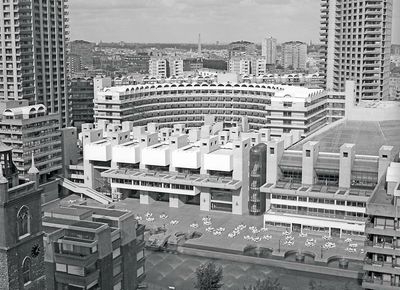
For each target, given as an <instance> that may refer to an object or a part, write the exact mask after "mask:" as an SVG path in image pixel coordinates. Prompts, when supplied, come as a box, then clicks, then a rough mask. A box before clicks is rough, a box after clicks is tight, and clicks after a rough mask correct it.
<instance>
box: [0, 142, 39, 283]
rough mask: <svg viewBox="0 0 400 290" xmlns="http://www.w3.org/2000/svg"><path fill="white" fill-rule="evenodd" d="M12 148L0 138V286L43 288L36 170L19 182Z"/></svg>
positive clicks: (34, 168) (33, 168)
mask: <svg viewBox="0 0 400 290" xmlns="http://www.w3.org/2000/svg"><path fill="white" fill-rule="evenodd" d="M11 150H12V148H11V147H9V146H6V145H5V144H4V143H2V142H1V141H0V285H1V287H0V288H1V289H4V290H20V289H27V290H28V289H29V290H39V289H45V273H44V253H43V233H42V222H41V198H40V196H41V189H38V185H37V177H38V173H39V171H38V170H37V168H36V167H35V165H34V160H33V156H32V168H31V169H30V181H29V182H25V183H22V184H19V181H18V173H17V169H16V167H15V165H14V163H13V161H12V157H11V156H12V154H11Z"/></svg>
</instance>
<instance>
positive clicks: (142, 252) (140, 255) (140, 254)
mask: <svg viewBox="0 0 400 290" xmlns="http://www.w3.org/2000/svg"><path fill="white" fill-rule="evenodd" d="M143 257H144V250H142V251H140V252H138V253H137V254H136V261H140V260H141V259H142V258H143Z"/></svg>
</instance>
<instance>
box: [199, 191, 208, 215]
mask: <svg viewBox="0 0 400 290" xmlns="http://www.w3.org/2000/svg"><path fill="white" fill-rule="evenodd" d="M210 209H211V194H210V188H206V187H202V188H201V192H200V210H202V211H210Z"/></svg>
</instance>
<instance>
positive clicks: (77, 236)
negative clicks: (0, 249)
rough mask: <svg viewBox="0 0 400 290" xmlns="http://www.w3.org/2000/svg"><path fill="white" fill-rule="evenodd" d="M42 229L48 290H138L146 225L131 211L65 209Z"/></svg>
mask: <svg viewBox="0 0 400 290" xmlns="http://www.w3.org/2000/svg"><path fill="white" fill-rule="evenodd" d="M42 226H43V231H44V246H45V252H46V255H45V269H46V278H47V279H46V283H47V289H72V288H73V289H91V290H92V289H93V290H94V289H114V290H115V289H136V288H137V286H138V284H139V283H141V282H142V281H143V280H144V278H145V265H144V263H145V254H144V239H143V235H144V226H143V225H139V224H138V223H137V221H136V219H135V216H134V214H133V213H132V212H128V211H122V210H116V209H107V208H98V207H91V206H85V205H78V204H76V205H74V204H73V205H69V206H60V207H56V208H53V209H50V210H46V211H45V212H44V217H43V219H42Z"/></svg>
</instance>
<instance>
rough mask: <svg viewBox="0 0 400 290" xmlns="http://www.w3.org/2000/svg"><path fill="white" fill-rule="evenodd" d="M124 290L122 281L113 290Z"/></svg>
mask: <svg viewBox="0 0 400 290" xmlns="http://www.w3.org/2000/svg"><path fill="white" fill-rule="evenodd" d="M121 289H122V284H121V281H119V282H118V283H117V284H115V285H114V288H113V290H121Z"/></svg>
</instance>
